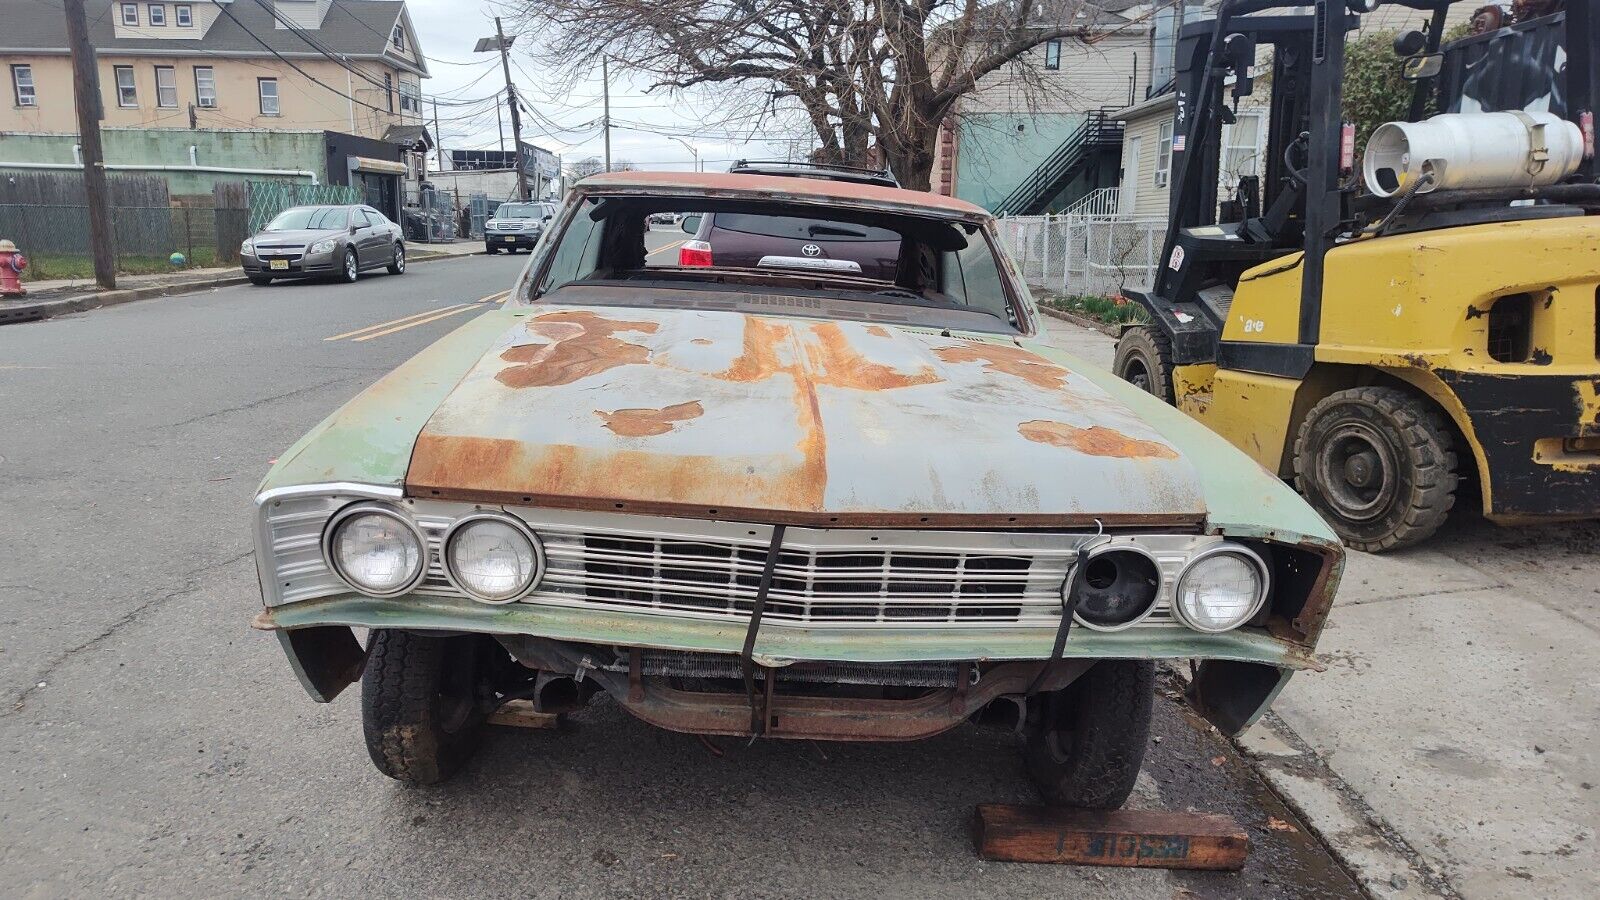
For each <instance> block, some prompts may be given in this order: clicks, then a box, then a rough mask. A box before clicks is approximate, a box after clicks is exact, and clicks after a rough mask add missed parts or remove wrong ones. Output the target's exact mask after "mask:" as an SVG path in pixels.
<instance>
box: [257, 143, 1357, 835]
mask: <svg viewBox="0 0 1600 900" xmlns="http://www.w3.org/2000/svg"><path fill="white" fill-rule="evenodd" d="M750 181H751V180H750V179H749V178H748V177H746V176H739V175H729V174H681V173H663V172H628V173H614V174H607V175H600V176H595V177H591V178H588V179H585V180H584V181H582V182H579V183H578V184H577V185H576V186H575V187H574V188H573V191H572V192H571V194H570V195H569V197H568V199H567V201H566V205H565V206H564V207H563V209H562V210H561V211H560V213H559V215H558V216H557V217H556V219H555V222H556V223H557V224H556V225H555V226H554V228H555V229H556V230H555V231H554V232H553V233H552V234H551V235H549V237H548V238H547V239H546V240H545V241H544V242H542V243H541V244H540V246H539V249H538V250H537V251H536V254H535V257H534V259H533V260H531V262H530V264H529V266H528V268H527V269H525V270H524V272H523V274H522V275H521V276H520V277H519V280H518V281H517V283H516V285H515V286H514V288H513V289H512V291H511V296H510V300H509V302H508V303H506V304H505V306H504V307H501V308H492V309H489V310H488V311H486V312H485V313H484V314H483V315H481V316H479V317H478V318H476V319H475V320H473V321H471V322H469V323H467V324H466V325H463V326H462V327H461V328H459V329H458V330H456V331H455V332H453V333H451V334H450V335H448V336H446V337H445V338H443V339H442V340H440V341H439V342H438V343H436V344H434V345H433V346H432V347H430V348H428V349H427V350H425V351H423V352H422V353H421V354H420V355H418V356H416V357H415V358H413V359H411V360H410V361H409V362H406V363H405V364H404V365H402V366H401V367H400V368H398V369H396V370H394V371H393V372H391V373H390V374H389V375H387V376H385V377H384V378H383V379H382V380H380V381H379V382H378V383H377V384H375V385H373V386H372V387H371V388H369V389H368V390H367V391H366V392H364V393H363V394H361V395H359V396H357V397H356V398H355V399H354V400H352V401H351V402H349V403H348V404H346V405H345V406H344V407H343V408H341V409H340V410H339V411H338V412H336V413H334V414H333V415H332V416H331V417H329V418H328V419H327V420H325V421H324V422H323V423H322V424H321V425H319V426H317V427H316V428H315V429H314V430H313V431H312V432H311V433H310V434H309V435H308V436H307V437H305V438H304V439H302V440H301V442H300V443H298V444H296V445H295V446H294V447H293V448H292V449H290V450H289V451H287V452H285V453H284V454H282V456H281V457H280V459H279V460H278V462H277V464H276V465H275V466H274V467H273V468H272V470H271V471H270V472H269V473H268V474H267V476H266V479H265V480H264V481H263V482H262V484H261V486H260V490H259V493H258V495H257V498H256V554H257V560H258V565H259V571H260V575H261V591H262V595H263V598H264V602H265V610H264V612H262V613H261V614H260V615H259V617H258V618H257V620H256V627H258V628H261V629H265V630H270V631H273V632H275V633H276V634H277V636H278V638H279V640H280V641H281V643H282V646H283V649H284V651H285V652H286V653H287V655H288V657H289V661H290V663H291V667H292V668H293V670H294V671H295V673H296V674H297V675H298V676H299V678H300V680H301V682H302V684H303V685H304V686H305V687H306V689H307V691H308V692H309V693H310V694H311V696H312V697H313V698H314V699H316V700H318V701H323V702H326V701H328V700H331V699H333V697H334V696H336V695H337V694H339V692H340V691H342V690H344V689H345V688H346V687H348V686H349V685H351V684H352V683H354V682H355V681H356V680H357V679H359V680H360V681H361V684H362V710H363V724H364V728H365V733H366V744H367V748H368V750H369V751H370V754H371V756H372V760H373V762H374V763H375V764H376V766H377V768H378V769H379V770H380V771H382V772H383V773H385V774H387V775H389V776H391V777H393V778H396V779H399V780H401V781H405V782H412V783H431V782H437V781H441V780H443V779H445V778H448V777H449V776H450V775H451V774H453V773H454V772H455V771H457V770H458V769H459V768H460V767H461V766H462V765H463V764H464V763H465V762H466V761H467V760H468V759H469V758H470V757H471V756H472V753H473V751H474V749H475V748H476V746H477V745H478V741H479V738H480V734H481V731H482V728H483V727H484V723H485V720H486V717H487V716H489V715H490V713H491V712H493V711H494V710H496V709H497V708H500V707H501V706H502V705H503V704H513V703H531V704H532V706H533V708H534V710H535V711H538V712H543V713H553V714H561V713H566V712H569V711H572V710H575V709H577V708H579V707H580V706H582V705H583V704H584V703H585V702H586V701H587V700H588V699H589V698H590V697H591V696H592V695H593V694H595V693H597V692H599V691H604V692H606V693H607V694H609V695H610V696H611V698H612V700H613V701H614V702H615V703H616V704H617V705H619V706H621V707H622V708H623V709H625V710H627V711H628V712H630V713H632V714H633V715H635V716H638V717H639V718H641V719H643V720H644V721H646V722H649V723H652V724H654V725H657V726H660V727H662V728H666V729H670V730H673V731H680V732H690V733H697V734H703V735H733V736H740V737H749V736H764V737H768V738H807V739H818V740H850V741H879V740H910V739H915V738H923V737H928V736H931V735H935V734H939V733H941V732H944V731H946V730H949V729H952V728H955V727H957V726H960V725H962V724H964V723H967V722H969V721H975V722H995V721H998V722H1000V723H1002V724H1005V725H1006V726H1008V727H1013V728H1016V729H1018V730H1019V731H1020V732H1021V733H1022V734H1024V735H1025V737H1026V741H1025V757H1026V762H1027V768H1028V771H1029V772H1030V773H1031V774H1032V776H1033V778H1034V779H1035V781H1036V783H1037V784H1038V787H1039V790H1040V792H1041V794H1042V795H1043V796H1044V797H1045V799H1046V800H1048V801H1049V802H1052V803H1058V804H1069V805H1077V806H1090V807H1115V806H1117V805H1119V804H1121V803H1122V802H1123V801H1124V799H1126V797H1127V796H1128V793H1129V791H1130V790H1131V789H1132V787H1133V784H1134V779H1135V777H1136V776H1137V774H1138V771H1139V767H1140V763H1141V760H1142V758H1143V755H1144V752H1145V745H1146V741H1147V736H1148V732H1149V727H1150V718H1151V710H1152V702H1153V697H1154V693H1155V666H1154V661H1155V660H1160V659H1190V660H1195V661H1197V662H1198V667H1197V669H1196V670H1195V674H1194V677H1193V680H1192V682H1191V685H1190V687H1189V698H1190V700H1191V701H1192V702H1193V703H1194V704H1195V705H1196V707H1197V708H1198V709H1199V710H1200V711H1201V713H1203V714H1204V715H1205V716H1207V717H1208V718H1209V719H1210V720H1211V721H1212V722H1214V723H1216V724H1217V725H1218V727H1220V728H1221V729H1222V730H1223V731H1225V732H1227V733H1230V734H1235V733H1238V732H1240V731H1242V730H1243V729H1245V728H1246V727H1248V726H1249V725H1250V724H1251V723H1252V722H1254V721H1255V719H1256V718H1257V717H1258V716H1259V715H1261V713H1262V712H1263V711H1264V710H1265V709H1266V708H1267V706H1268V704H1269V703H1270V702H1271V701H1272V698H1273V697H1275V696H1276V694H1277V692H1278V691H1279V690H1280V689H1281V687H1282V686H1283V684H1284V682H1285V681H1286V679H1287V678H1288V677H1289V675H1290V674H1291V673H1292V672H1294V671H1296V670H1299V669H1305V668H1315V667H1317V665H1318V664H1317V662H1316V659H1315V657H1314V655H1313V648H1314V645H1315V643H1316V640H1317V637H1318V634H1319V632H1320V631H1321V629H1322V626H1323V621H1324V618H1325V616H1326V615H1327V613H1328V610H1329V608H1330V606H1331V604H1332V601H1333V597H1334V591H1335V589H1336V587H1337V585H1338V581H1339V573H1340V570H1341V566H1342V559H1343V557H1342V550H1341V548H1340V545H1339V542H1338V540H1337V539H1336V538H1335V536H1334V535H1333V533H1332V532H1331V531H1329V529H1328V528H1327V526H1326V525H1325V524H1323V522H1322V520H1321V519H1320V518H1318V517H1317V515H1316V514H1315V513H1314V512H1312V511H1311V509H1310V508H1309V507H1308V506H1307V505H1306V504H1305V502H1304V501H1303V500H1301V499H1300V498H1299V497H1298V496H1297V495H1296V494H1295V493H1294V491H1293V490H1291V489H1290V488H1289V487H1287V486H1286V485H1284V484H1283V483H1282V482H1280V481H1279V480H1278V479H1277V478H1274V477H1273V476H1272V475H1271V474H1270V473H1268V472H1266V471H1264V470H1263V469H1262V468H1261V467H1260V466H1258V465H1255V464H1254V463H1252V462H1251V461H1250V460H1249V459H1248V458H1247V457H1246V456H1245V455H1243V454H1242V453H1241V452H1239V451H1238V450H1236V449H1234V448H1233V447H1231V446H1229V445H1228V444H1227V443H1226V442H1224V441H1223V440H1221V439H1220V438H1218V437H1217V436H1216V435H1214V434H1212V433H1211V432H1210V431H1208V430H1207V429H1206V428H1205V427H1204V426H1202V425H1200V424H1198V423H1196V422H1195V421H1193V420H1192V419H1190V418H1189V417H1187V416H1185V415H1183V414H1182V413H1180V412H1178V411H1177V410H1175V409H1173V408H1171V407H1169V406H1167V405H1166V404H1164V403H1162V402H1161V401H1160V400H1159V399H1157V398H1155V397H1152V396H1150V395H1149V394H1146V393H1144V392H1142V391H1140V390H1139V389H1138V388H1136V387H1134V386H1132V385H1130V384H1128V383H1126V382H1123V381H1121V380H1119V379H1117V378H1116V377H1114V376H1112V375H1111V374H1110V373H1108V372H1104V371H1101V370H1099V369H1097V368H1095V367H1094V366H1092V365H1089V364H1088V363H1085V362H1084V361H1082V360H1080V359H1078V358H1076V357H1074V356H1071V355H1069V354H1067V353H1064V352H1062V351H1060V350H1057V349H1054V348H1052V347H1050V346H1048V345H1046V344H1043V343H1041V342H1040V341H1039V327H1040V325H1039V314H1038V311H1037V309H1036V308H1035V306H1034V303H1033V301H1032V299H1031V298H1030V297H1029V294H1028V291H1027V288H1026V286H1025V285H1024V284H1023V283H1022V282H1021V280H1020V279H1019V278H1018V277H1017V276H1016V269H1015V267H1014V265H1013V264H1012V262H1011V261H1010V260H1008V259H1007V258H1006V257H1005V255H1004V253H1003V252H1002V250H1001V249H1000V246H999V244H998V242H997V240H996V235H995V226H994V220H993V219H992V218H991V216H990V215H989V214H988V213H987V212H985V211H984V210H982V209H979V208H978V207H975V206H972V205H970V204H968V203H965V202H962V201H959V200H955V199H952V198H947V197H940V196H935V195H932V194H928V193H923V192H914V191H907V190H899V189H895V188H888V187H881V186H876V185H861V184H856V183H842V182H836V181H828V180H821V179H809V178H808V179H800V178H784V177H781V176H773V177H771V178H763V179H762V182H763V183H762V184H760V185H759V186H757V185H752V184H751V183H750ZM664 210H686V211H689V212H691V213H693V214H697V215H707V214H711V215H715V216H717V217H718V218H719V219H720V218H724V217H729V216H733V217H744V220H743V224H744V225H747V226H749V227H750V231H748V232H741V233H749V234H768V233H781V232H782V230H783V229H787V228H791V227H798V226H795V225H794V224H793V223H798V222H827V223H836V224H838V225H839V226H840V227H841V228H844V227H848V228H851V229H856V230H858V231H861V232H865V233H867V234H869V235H872V236H877V235H879V234H880V233H883V234H888V233H892V234H894V235H895V236H896V238H895V242H894V243H896V244H897V245H898V247H899V250H898V254H897V257H896V258H895V259H894V260H892V261H893V262H894V263H895V264H894V265H889V264H888V262H889V261H884V262H879V261H876V260H874V261H873V263H872V265H871V266H867V265H863V266H861V268H860V270H859V271H858V270H856V269H855V268H847V267H829V268H822V269H815V270H810V269H798V268H789V267H786V266H779V267H773V266H768V265H763V264H762V262H761V261H760V260H759V259H756V260H752V259H751V257H750V256H749V255H745V256H740V257H737V262H734V261H733V260H734V259H735V257H733V256H732V255H728V256H723V255H720V251H719V255H718V257H717V259H716V265H715V266H712V267H703V266H667V267H648V268H647V267H646V265H645V256H646V246H645V236H646V234H647V232H648V231H649V227H648V223H647V221H646V219H647V217H648V216H650V215H652V214H655V213H657V212H661V211H664ZM816 237H820V235H817V236H816ZM830 237H831V236H830ZM871 243H873V244H875V245H876V244H886V243H890V242H889V241H886V240H873V241H871ZM352 628H365V629H371V631H370V637H369V639H368V641H367V643H366V645H365V646H363V645H362V644H361V643H360V642H359V641H358V640H357V638H356V637H355V635H354V633H353V632H352Z"/></svg>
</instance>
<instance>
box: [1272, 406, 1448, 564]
mask: <svg viewBox="0 0 1600 900" xmlns="http://www.w3.org/2000/svg"><path fill="white" fill-rule="evenodd" d="M1452 443H1453V440H1452V437H1451V433H1450V429H1449V428H1448V427H1447V426H1446V425H1445V422H1444V419H1443V418H1442V417H1441V416H1440V415H1439V413H1438V412H1437V411H1435V410H1434V409H1433V408H1432V407H1431V406H1430V405H1429V404H1428V402H1427V401H1426V400H1424V399H1422V398H1420V397H1416V396H1414V395H1412V394H1409V393H1406V392H1405V391H1402V390H1398V389H1396V388H1390V387H1363V388H1351V389H1349V390H1344V391H1338V392H1337V393H1334V394H1330V395H1329V396H1327V397H1324V398H1323V399H1322V401H1321V402H1320V403H1318V404H1317V405H1316V406H1313V407H1312V408H1311V412H1309V413H1307V414H1306V419H1305V421H1304V422H1303V423H1301V425H1300V433H1299V436H1298V437H1297V438H1296V439H1295V452H1294V471H1295V488H1296V489H1298V490H1299V491H1300V493H1301V495H1302V496H1304V497H1305V498H1306V500H1307V501H1308V502H1309V503H1310V504H1311V505H1312V506H1313V507H1315V508H1316V510H1317V512H1319V513H1321V514H1322V517H1323V518H1325V519H1327V520H1328V524H1330V525H1332V526H1333V530H1334V531H1336V532H1338V534H1339V537H1341V538H1343V539H1344V542H1345V543H1346V544H1347V545H1349V546H1350V547H1352V548H1354V549H1356V550H1363V551H1366V552H1367V553H1382V552H1384V551H1386V550H1395V549H1398V548H1400V547H1407V546H1410V545H1412V544H1415V543H1418V542H1419V541H1423V540H1426V539H1427V538H1428V537H1429V536H1430V535H1432V534H1433V533H1434V532H1435V531H1437V530H1438V529H1439V526H1440V525H1443V524H1444V521H1445V518H1446V516H1448V515H1449V513H1450V507H1451V506H1453V505H1455V491H1456V483H1457V481H1458V480H1459V477H1458V476H1457V474H1456V454H1455V452H1454V451H1453V450H1452V449H1451V444H1452Z"/></svg>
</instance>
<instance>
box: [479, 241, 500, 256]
mask: <svg viewBox="0 0 1600 900" xmlns="http://www.w3.org/2000/svg"><path fill="white" fill-rule="evenodd" d="M483 252H484V253H486V254H488V255H489V256H494V255H495V254H496V253H499V252H500V248H499V247H491V246H489V245H488V244H484V245H483Z"/></svg>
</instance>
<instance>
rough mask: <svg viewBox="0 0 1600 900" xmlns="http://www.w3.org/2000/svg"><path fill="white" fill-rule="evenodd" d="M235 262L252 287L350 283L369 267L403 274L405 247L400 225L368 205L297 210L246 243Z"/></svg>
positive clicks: (275, 219) (287, 212)
mask: <svg viewBox="0 0 1600 900" xmlns="http://www.w3.org/2000/svg"><path fill="white" fill-rule="evenodd" d="M239 262H240V265H241V266H243V268H244V274H245V275H246V276H247V277H249V279H250V283H251V284H271V283H272V280H273V279H275V278H307V277H312V276H324V275H327V276H332V277H334V278H336V279H338V280H339V281H345V282H351V281H355V280H356V278H357V277H358V276H359V275H360V274H361V273H362V272H364V271H366V270H368V269H377V268H385V269H387V270H388V271H389V274H391V275H400V274H402V273H404V272H405V270H406V246H405V238H404V236H403V235H402V233H401V231H400V226H399V225H396V224H395V223H393V222H391V221H389V220H388V219H387V218H386V217H385V216H384V215H383V214H382V213H380V212H378V211H377V210H375V209H373V208H372V207H370V206H361V205H355V206H296V207H292V208H290V209H286V210H284V211H283V212H281V213H278V215H277V216H275V217H273V219H272V221H271V222H268V223H267V226H266V227H265V228H263V229H261V231H260V232H259V233H257V234H256V235H254V236H253V237H251V238H250V239H249V240H246V241H245V242H244V244H243V245H241V246H240V247H239Z"/></svg>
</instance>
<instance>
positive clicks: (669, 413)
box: [594, 400, 706, 437]
mask: <svg viewBox="0 0 1600 900" xmlns="http://www.w3.org/2000/svg"><path fill="white" fill-rule="evenodd" d="M594 414H595V415H597V416H599V417H600V418H601V419H603V420H604V421H605V423H606V427H607V428H609V429H611V430H612V431H613V432H615V433H616V434H620V435H622V436H623V437H652V436H654V435H658V434H666V433H667V432H669V431H671V430H672V429H673V426H674V425H676V424H677V423H679V422H687V421H689V420H690V419H698V418H700V417H701V416H703V415H705V414H706V411H705V408H704V407H702V406H701V405H700V401H698V400H690V401H689V402H688V403H675V404H673V405H672V406H664V407H662V408H660V409H619V410H617V411H616V412H603V411H601V410H598V409H597V410H595V411H594Z"/></svg>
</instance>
